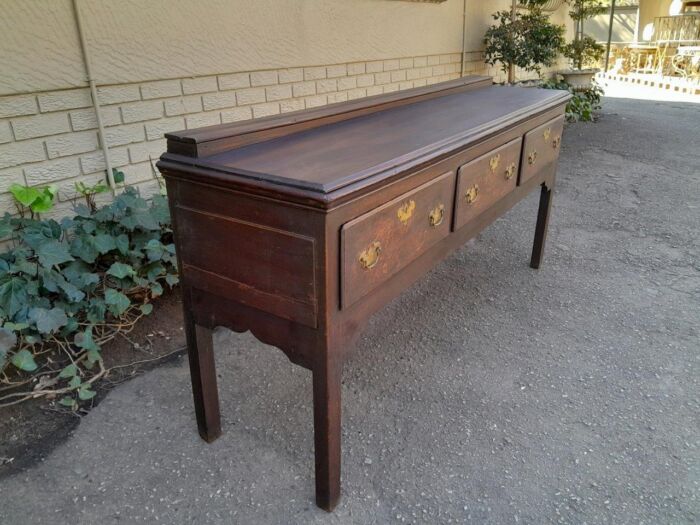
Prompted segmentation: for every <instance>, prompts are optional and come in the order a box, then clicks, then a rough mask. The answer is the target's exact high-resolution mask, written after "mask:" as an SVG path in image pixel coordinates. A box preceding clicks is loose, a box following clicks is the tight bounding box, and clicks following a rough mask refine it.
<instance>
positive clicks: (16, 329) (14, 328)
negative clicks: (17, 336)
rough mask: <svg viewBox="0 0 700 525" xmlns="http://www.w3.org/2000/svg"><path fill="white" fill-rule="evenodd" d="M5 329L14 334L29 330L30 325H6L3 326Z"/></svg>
mask: <svg viewBox="0 0 700 525" xmlns="http://www.w3.org/2000/svg"><path fill="white" fill-rule="evenodd" d="M3 328H6V329H7V330H10V331H12V332H19V331H21V330H24V329H25V328H29V325H28V324H27V323H9V322H8V323H5V324H4V325H3Z"/></svg>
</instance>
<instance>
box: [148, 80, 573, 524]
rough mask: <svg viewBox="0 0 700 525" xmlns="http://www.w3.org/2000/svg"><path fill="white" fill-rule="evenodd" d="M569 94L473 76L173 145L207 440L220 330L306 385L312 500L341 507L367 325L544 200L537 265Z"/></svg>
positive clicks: (215, 408)
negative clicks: (295, 371) (278, 353)
mask: <svg viewBox="0 0 700 525" xmlns="http://www.w3.org/2000/svg"><path fill="white" fill-rule="evenodd" d="M568 99H569V94H568V93H567V92H563V91H553V90H540V89H526V88H518V87H500V86H493V85H492V83H491V79H490V78H484V77H467V78H462V79H459V80H455V81H450V82H445V83H442V84H436V85H433V86H429V87H423V88H416V89H410V90H406V91H402V92H400V93H392V94H386V95H379V96H376V97H370V98H366V99H362V100H358V101H351V102H344V103H340V104H334V105H330V106H326V107H324V108H319V109H313V110H308V111H300V112H296V113H289V114H286V115H280V116H275V117H269V118H264V119H260V120H256V121H253V122H245V123H236V124H225V125H220V126H212V127H208V128H201V129H197V130H192V131H183V132H180V133H171V134H168V135H167V138H168V152H167V153H165V154H163V156H162V157H161V160H160V162H159V163H158V167H159V169H160V170H161V172H162V173H163V175H164V176H165V179H166V181H167V188H168V196H169V199H170V208H171V211H172V218H173V223H174V227H175V234H176V245H177V253H178V257H179V264H180V271H181V277H182V291H183V301H184V308H185V329H186V332H187V345H188V354H189V363H190V371H191V375H192V390H193V392H194V402H195V409H196V415H197V424H198V427H199V433H200V435H201V436H202V437H203V438H204V439H205V440H206V441H212V440H214V439H216V438H217V437H218V436H219V434H220V433H221V425H220V419H219V402H218V394H217V386H216V374H215V370H214V357H213V351H212V332H211V330H212V329H213V328H214V327H216V326H225V327H227V328H230V329H232V330H235V331H237V332H243V331H246V330H250V331H251V332H252V333H253V334H254V335H255V336H256V337H257V338H258V339H260V340H261V341H263V342H264V343H267V344H270V345H274V346H276V347H278V348H279V349H281V350H282V351H283V352H284V353H285V354H286V355H287V357H289V359H290V360H291V361H292V362H294V363H296V364H298V365H301V366H303V367H305V368H308V369H309V370H311V371H312V373H313V403H314V442H315V454H316V502H317V504H318V505H319V506H320V507H322V508H323V509H326V510H328V511H330V510H332V509H333V508H334V506H335V505H336V504H337V502H338V499H339V497H340V455H341V454H340V435H341V428H340V425H341V417H340V407H341V401H340V391H341V385H340V383H341V371H342V368H343V362H344V361H345V359H346V356H347V352H348V349H349V348H350V347H351V344H352V342H353V340H354V339H355V338H356V336H357V335H358V332H359V331H360V329H361V328H362V326H363V324H364V323H365V322H366V321H367V319H368V317H369V316H370V315H371V314H372V313H373V312H375V311H376V310H377V309H379V308H381V307H382V306H383V305H385V304H386V303H387V302H388V301H390V300H391V299H392V298H394V297H396V296H397V295H398V294H399V293H401V291H402V290H404V289H405V288H407V287H408V286H410V285H411V284H412V283H413V282H414V281H416V280H417V279H419V278H420V277H421V276H422V275H423V274H425V273H426V272H427V271H428V270H430V269H431V268H432V267H433V266H435V264H437V263H438V262H439V261H440V260H442V259H443V258H445V257H446V256H447V255H449V254H450V253H451V252H452V251H453V250H455V249H456V248H458V247H460V246H462V245H463V244H464V242H465V241H467V240H468V239H469V238H470V237H472V236H474V235H475V234H477V233H478V232H479V231H480V230H482V229H483V228H485V227H486V226H487V225H488V224H490V223H491V222H492V221H494V220H495V219H496V218H498V217H499V216H500V215H501V214H503V213H504V212H505V211H507V210H508V209H509V208H511V207H512V206H513V205H514V204H515V203H516V202H518V201H519V200H520V199H522V198H523V197H525V196H526V195H527V194H528V193H529V192H530V191H532V190H534V189H535V188H541V194H540V205H539V212H538V215H537V223H536V227H535V241H534V246H533V249H532V259H531V262H530V265H531V266H532V267H533V268H537V267H538V266H539V265H540V262H541V260H542V251H543V248H544V240H545V235H546V233H547V219H548V216H549V210H550V207H551V204H552V198H551V195H552V188H553V186H554V179H555V173H556V165H557V158H558V154H559V146H560V144H561V134H562V128H563V122H564V119H563V112H564V106H565V104H566V102H567V100H568Z"/></svg>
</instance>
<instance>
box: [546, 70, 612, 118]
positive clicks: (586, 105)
mask: <svg viewBox="0 0 700 525" xmlns="http://www.w3.org/2000/svg"><path fill="white" fill-rule="evenodd" d="M540 87H542V88H544V89H561V90H564V91H569V92H570V93H571V95H572V98H571V100H570V101H569V102H568V104H567V105H566V113H565V115H566V120H567V121H569V122H593V121H594V120H595V119H596V116H595V112H596V111H597V110H599V109H600V107H601V105H600V101H601V99H602V96H603V89H602V88H601V87H600V85H599V84H598V83H596V82H595V81H593V82H592V83H591V85H590V86H589V87H588V88H586V89H584V90H581V89H577V90H574V89H573V88H572V87H571V86H570V85H569V84H568V83H567V82H565V81H564V79H563V77H562V76H561V75H557V76H555V77H554V78H552V79H550V80H547V81H546V82H543V83H542V84H541V85H540Z"/></svg>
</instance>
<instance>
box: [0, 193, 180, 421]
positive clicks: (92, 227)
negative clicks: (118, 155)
mask: <svg viewBox="0 0 700 525" xmlns="http://www.w3.org/2000/svg"><path fill="white" fill-rule="evenodd" d="M81 190H82V191H81ZM93 190H94V191H93ZM78 191H79V192H80V193H82V194H83V196H84V197H85V201H86V204H81V205H79V206H77V207H76V214H75V216H74V217H71V218H66V219H63V220H61V221H60V222H59V221H56V220H54V219H41V218H40V214H41V213H42V212H44V211H47V210H48V209H50V207H51V202H50V201H52V199H53V195H54V193H55V190H54V189H53V188H50V187H49V188H44V189H33V188H24V187H14V188H13V194H14V195H15V198H16V199H17V204H18V209H19V211H20V214H19V215H15V216H11V215H10V214H5V216H4V217H3V218H2V219H0V239H6V238H9V239H10V246H11V247H10V249H9V250H7V251H5V252H4V253H1V254H0V406H7V405H10V404H16V403H19V402H22V401H24V400H27V399H31V398H36V397H41V396H48V397H51V398H54V399H56V400H57V401H58V402H59V403H60V404H61V405H63V406H65V407H68V408H70V409H76V408H78V406H79V404H80V403H81V402H83V401H88V400H90V399H91V398H93V397H94V396H95V390H94V389H93V385H94V383H95V382H96V381H97V380H99V379H100V378H101V377H103V376H104V375H105V373H106V370H105V367H104V364H103V360H102V355H101V350H102V346H103V345H104V344H105V343H106V342H107V341H109V340H111V339H112V338H114V337H115V336H116V335H117V334H119V333H124V332H128V331H129V330H131V328H132V327H133V326H134V324H135V323H136V322H137V321H138V320H139V319H140V318H141V317H143V316H145V315H148V314H150V313H151V311H152V310H153V305H152V304H151V302H152V301H153V299H154V298H156V297H158V296H160V295H161V294H163V292H164V288H165V287H172V286H174V285H175V284H177V282H178V276H177V265H176V259H175V247H174V244H173V242H172V231H171V229H170V217H169V213H168V206H167V200H166V198H165V197H164V196H161V195H157V196H155V197H153V198H151V199H149V200H146V199H144V198H143V197H141V195H140V194H139V193H138V191H136V190H135V189H131V188H127V189H126V190H125V191H124V192H123V193H122V194H121V195H119V196H118V197H116V198H115V199H114V201H113V202H112V203H110V204H108V205H106V206H103V207H101V208H97V206H96V205H95V201H94V193H96V192H97V193H99V191H97V190H95V189H94V188H79V189H78ZM90 196H91V198H89V197H90Z"/></svg>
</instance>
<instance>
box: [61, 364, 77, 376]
mask: <svg viewBox="0 0 700 525" xmlns="http://www.w3.org/2000/svg"><path fill="white" fill-rule="evenodd" d="M77 373H78V367H77V366H76V365H73V364H70V365H68V366H67V367H65V368H64V369H63V370H61V373H60V374H58V377H60V378H61V379H68V378H69V377H73V376H74V375H76V374H77Z"/></svg>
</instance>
